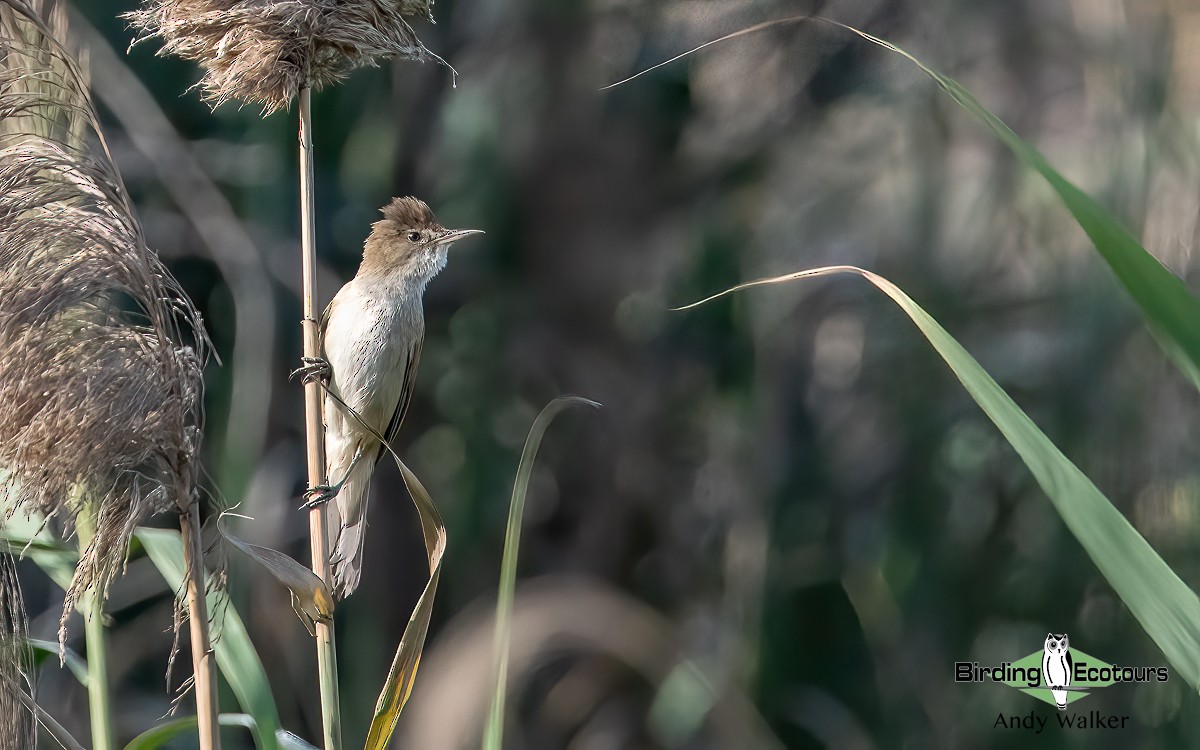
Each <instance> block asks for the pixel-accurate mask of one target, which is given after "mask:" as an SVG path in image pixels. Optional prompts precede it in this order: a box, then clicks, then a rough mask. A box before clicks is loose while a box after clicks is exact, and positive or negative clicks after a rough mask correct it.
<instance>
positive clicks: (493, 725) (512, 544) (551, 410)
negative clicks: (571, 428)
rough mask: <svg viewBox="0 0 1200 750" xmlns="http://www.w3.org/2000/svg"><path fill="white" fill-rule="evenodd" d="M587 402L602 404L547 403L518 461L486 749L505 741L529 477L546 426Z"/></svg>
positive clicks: (568, 399)
mask: <svg viewBox="0 0 1200 750" xmlns="http://www.w3.org/2000/svg"><path fill="white" fill-rule="evenodd" d="M575 405H586V406H591V407H593V408H599V407H600V404H598V403H596V402H595V401H591V400H588V399H586V398H581V397H579V396H559V397H558V398H556V399H554V400H553V401H551V402H550V403H549V404H546V407H545V408H544V409H542V412H541V413H540V414H538V416H537V419H535V420H534V421H533V427H531V428H530V430H529V436H528V437H527V438H525V447H524V449H522V451H521V462H520V463H519V464H518V465H517V478H516V480H515V481H514V482H513V493H512V501H511V502H510V503H509V506H508V526H507V528H506V529H505V532H504V554H503V557H502V559H501V562H500V588H499V592H498V594H497V596H496V626H495V631H494V635H493V642H492V644H493V645H492V655H493V660H494V661H493V665H492V703H491V707H490V709H489V710H488V718H487V724H486V725H485V727H484V732H483V747H484V749H485V750H500V748H501V746H502V744H503V741H504V703H505V697H506V695H507V692H508V652H509V642H510V634H511V630H512V612H513V595H514V592H515V590H516V587H517V556H518V554H519V552H520V548H521V519H522V518H524V516H525V498H526V495H527V494H528V493H529V478H530V477H531V476H532V475H533V462H534V461H535V460H537V452H538V449H539V448H540V447H541V446H542V438H543V437H545V435H546V429H547V428H548V427H549V426H550V423H551V422H553V421H554V418H555V417H556V416H558V414H559V412H561V411H562V410H564V409H566V408H567V407H569V406H575Z"/></svg>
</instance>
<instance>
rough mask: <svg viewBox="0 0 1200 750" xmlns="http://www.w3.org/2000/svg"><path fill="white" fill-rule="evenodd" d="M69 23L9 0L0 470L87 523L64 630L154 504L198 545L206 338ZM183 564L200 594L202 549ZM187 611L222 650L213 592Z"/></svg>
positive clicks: (21, 488) (2, 38)
mask: <svg viewBox="0 0 1200 750" xmlns="http://www.w3.org/2000/svg"><path fill="white" fill-rule="evenodd" d="M61 30H62V28H61V25H59V27H58V28H56V29H54V30H52V29H51V27H50V26H49V25H47V24H46V23H45V22H44V21H43V20H42V18H41V17H40V16H39V13H38V11H37V10H35V9H34V8H33V7H31V6H30V5H28V4H26V3H25V2H24V0H0V403H3V404H4V408H3V409H0V469H3V470H4V472H5V473H6V475H7V483H6V485H5V486H4V488H3V491H4V492H5V493H6V494H7V496H8V500H9V506H8V507H10V508H19V509H22V510H24V511H25V512H26V513H32V512H35V511H36V512H40V513H41V514H43V515H44V516H45V517H47V518H56V519H58V520H59V521H60V522H61V523H63V525H64V527H65V529H66V531H67V532H68V533H69V532H70V531H71V530H72V529H73V528H75V527H76V526H78V527H79V528H80V530H81V532H83V533H81V545H82V550H81V554H80V560H79V564H78V566H77V567H76V570H75V574H74V577H73V579H72V581H71V585H70V587H69V589H68V590H67V593H66V597H65V601H64V607H63V615H62V620H61V623H60V631H59V638H60V641H62V640H64V639H65V627H66V620H67V615H68V614H69V613H70V612H71V610H72V609H73V608H74V607H75V605H76V603H77V602H80V601H87V602H89V603H93V602H94V603H93V604H92V606H91V607H90V609H89V613H88V616H89V619H90V620H94V619H96V618H97V617H99V602H102V601H103V599H104V597H105V596H106V593H107V589H108V585H109V583H110V582H111V580H112V578H113V576H114V575H115V574H116V573H117V572H118V571H119V570H120V568H121V567H122V565H123V563H124V560H125V557H126V554H127V550H128V546H129V541H130V538H131V536H132V534H133V531H134V529H135V528H136V527H137V526H138V525H139V524H140V523H141V522H143V521H144V520H145V519H146V518H147V517H148V516H150V515H151V514H153V513H157V512H160V511H166V510H174V511H176V512H178V513H179V514H180V515H181V519H182V523H181V525H182V527H183V529H184V531H185V537H186V536H187V532H188V531H189V529H190V530H191V531H193V532H194V533H193V536H194V537H195V544H194V545H192V546H191V549H194V550H198V549H199V530H198V528H197V524H196V523H195V521H196V520H197V519H198V517H199V514H198V502H199V476H200V471H199V457H198V452H199V449H200V437H201V425H202V401H201V394H202V390H203V380H202V375H201V369H202V363H203V361H204V359H205V357H206V352H207V350H208V341H207V338H206V335H205V333H204V328H203V324H202V322H201V319H200V315H199V313H198V312H197V311H196V309H195V307H193V305H192V304H191V302H190V301H189V300H188V298H187V296H186V295H185V294H184V292H183V290H182V289H181V288H180V286H179V284H178V283H177V282H176V281H175V279H174V278H172V277H171V275H170V273H169V272H168V271H167V269H166V268H165V267H164V265H163V264H162V261H161V260H160V259H159V257H158V255H157V254H155V253H154V252H152V251H151V250H150V249H149V248H148V247H147V246H146V242H145V238H144V237H143V234H142V230H141V226H140V225H139V223H138V221H137V219H136V218H135V217H134V213H133V207H132V205H131V203H130V200H129V197H128V195H127V194H126V192H125V188H124V185H123V184H122V182H121V179H120V176H119V175H118V173H117V170H116V167H115V166H114V164H113V162H112V159H111V156H110V155H109V153H108V149H107V146H106V145H105V143H104V139H103V136H102V134H101V131H100V127H99V122H98V120H97V116H96V111H95V107H94V106H93V104H92V102H91V100H90V98H89V96H88V94H87V85H86V80H85V77H84V75H83V73H82V71H81V69H80V67H79V66H78V65H77V64H76V63H75V61H74V60H73V58H72V57H71V55H70V54H69V53H68V52H67V51H66V49H65V48H64V47H63V46H62V44H61V43H60V41H59V40H57V39H56V38H55V36H56V32H61ZM185 541H186V540H185ZM189 565H190V567H191V568H192V569H193V574H194V575H195V579H194V580H193V583H194V582H195V580H198V581H199V588H200V591H201V594H202V591H203V578H202V572H203V571H202V567H203V565H202V562H201V561H200V559H199V557H198V556H197V555H195V554H193V555H191V556H190V559H189ZM191 588H194V586H192V585H191V584H190V585H189V600H190V599H191V596H190V594H191V593H192V592H191V590H190V589H191ZM85 595H86V596H87V597H88V598H87V599H86V600H85V599H84V597H85ZM200 600H201V603H202V601H203V596H200ZM191 614H192V618H191V619H192V624H193V656H194V658H195V657H197V656H199V658H201V659H202V660H207V661H208V662H211V657H210V655H209V654H208V651H209V647H208V643H207V614H206V613H204V611H203V607H202V604H201V607H200V609H196V608H195V607H193V608H192V610H191ZM197 619H199V620H200V621H201V623H202V624H201V629H202V630H203V633H202V634H201V635H202V639H201V640H202V641H203V643H199V642H197V632H196V629H195V628H196V625H197V623H196V620H197ZM199 666H200V665H199V663H197V671H198V672H199ZM198 679H199V678H198ZM197 693H198V696H199V693H200V691H199V690H198V691H197ZM199 699H200V698H199V697H198V700H199ZM214 722H215V714H214ZM201 724H202V725H203V724H204V720H203V717H202V719H201Z"/></svg>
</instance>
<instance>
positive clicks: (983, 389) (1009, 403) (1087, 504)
mask: <svg viewBox="0 0 1200 750" xmlns="http://www.w3.org/2000/svg"><path fill="white" fill-rule="evenodd" d="M836 274H855V275H858V276H861V277H863V278H864V279H866V280H867V281H869V282H871V283H872V284H873V285H875V287H877V288H878V289H879V290H880V291H882V292H883V293H884V294H886V295H887V296H888V297H889V298H891V300H892V301H893V302H895V303H896V304H897V305H898V306H899V307H900V309H901V310H903V311H904V313H905V314H906V315H908V317H909V318H910V319H911V320H912V321H913V323H915V324H916V325H917V328H919V329H920V331H921V333H922V334H924V336H925V338H926V339H927V340H928V341H929V343H930V344H932V345H933V347H934V349H936V350H937V352H938V354H940V355H941V357H942V359H943V360H945V362H946V364H947V365H949V366H950V369H951V370H952V371H953V372H954V374H955V375H956V376H957V377H958V380H959V382H961V383H962V384H963V387H964V388H966V389H967V392H968V393H969V394H971V398H973V399H975V403H977V404H979V407H980V408H981V409H983V411H984V413H985V414H987V416H988V418H989V419H991V420H992V422H993V423H994V424H995V425H996V427H998V428H999V429H1000V432H1001V433H1002V434H1003V435H1004V437H1005V439H1007V440H1008V442H1009V444H1010V445H1012V447H1013V448H1014V449H1016V451H1017V454H1018V455H1019V456H1020V457H1021V460H1022V461H1024V462H1025V465H1026V466H1027V467H1029V470H1030V471H1031V472H1032V473H1033V476H1034V478H1035V479H1036V480H1037V483H1038V484H1039V485H1040V486H1041V488H1042V490H1043V491H1044V492H1045V493H1046V495H1047V496H1048V497H1049V498H1050V501H1051V502H1052V503H1053V504H1054V508H1055V510H1057V511H1058V514H1059V516H1060V517H1061V518H1062V520H1063V522H1064V523H1065V524H1066V525H1067V528H1068V529H1069V530H1070V531H1071V534H1072V535H1074V537H1075V538H1076V539H1077V540H1078V541H1079V543H1080V545H1082V546H1083V548H1084V550H1085V551H1086V552H1087V554H1088V556H1089V557H1091V559H1092V562H1093V563H1094V564H1095V565H1096V567H1097V568H1098V569H1099V570H1100V573H1101V574H1102V575H1103V576H1104V577H1105V579H1107V580H1108V583H1109V585H1111V586H1112V587H1113V590H1114V591H1116V593H1117V596H1119V597H1120V598H1121V601H1123V602H1124V603H1125V606H1126V607H1128V608H1129V611H1130V612H1131V613H1132V614H1133V616H1134V617H1135V618H1136V619H1137V621H1138V622H1139V623H1141V626H1142V628H1143V629H1144V630H1145V631H1146V634H1147V635H1149V636H1150V638H1151V639H1152V640H1153V641H1154V642H1155V643H1156V644H1158V647H1159V648H1160V649H1162V652H1163V654H1164V655H1165V656H1166V657H1167V661H1169V662H1170V663H1171V666H1173V667H1174V668H1175V670H1176V671H1177V672H1178V673H1179V675H1180V676H1181V677H1182V678H1183V679H1184V680H1185V681H1186V682H1187V683H1188V684H1189V685H1191V686H1192V688H1193V689H1200V598H1197V596H1196V593H1195V592H1194V591H1192V589H1191V588H1189V587H1188V585H1187V584H1186V583H1184V582H1183V581H1182V580H1181V579H1180V578H1179V576H1178V575H1176V574H1175V572H1174V571H1173V570H1171V568H1170V567H1169V566H1168V565H1167V564H1166V562H1164V561H1163V559H1162V558H1161V557H1159V555H1158V553H1157V552H1155V551H1154V548H1153V547H1151V546H1150V544H1149V543H1148V542H1147V541H1146V540H1145V538H1144V537H1142V535H1141V534H1140V533H1138V531H1137V529H1135V528H1133V526H1132V525H1131V524H1130V523H1129V521H1127V520H1126V519H1125V517H1124V516H1123V515H1121V513H1120V511H1118V510H1117V509H1116V508H1115V507H1113V504H1112V503H1111V502H1110V501H1109V500H1108V498H1107V497H1105V496H1104V495H1103V494H1102V493H1101V492H1100V490H1098V489H1097V488H1096V486H1095V485H1094V484H1092V482H1091V480H1090V479H1088V478H1087V476H1085V475H1084V474H1083V472H1081V471H1080V470H1079V469H1078V468H1077V467H1076V466H1075V464H1073V463H1071V461H1070V460H1069V459H1068V458H1067V457H1066V456H1064V455H1063V453H1062V451H1060V450H1059V449H1058V448H1057V447H1056V446H1055V445H1054V443H1053V442H1051V441H1050V439H1049V438H1048V437H1046V435H1045V434H1044V433H1043V432H1042V431H1041V430H1039V429H1038V427H1037V425H1035V424H1034V423H1033V420H1031V419H1030V418H1029V417H1028V416H1027V415H1026V414H1025V412H1023V411H1021V408H1020V407H1018V406H1017V404H1016V403H1015V402H1014V401H1013V400H1012V399H1011V398H1009V396H1008V394H1007V393H1005V392H1004V390H1003V389H1002V388H1001V387H1000V386H999V385H998V384H997V383H996V381H995V380H993V379H992V378H991V376H989V375H988V374H987V372H986V371H984V369H983V368H982V367H981V366H980V365H979V363H978V362H976V361H975V359H974V358H973V357H972V356H971V355H970V354H968V353H967V351H966V350H965V349H963V347H962V346H961V345H960V344H959V343H958V342H957V341H956V340H955V339H954V338H953V337H952V336H951V335H950V334H949V333H947V332H946V330H945V329H944V328H942V326H941V325H940V324H939V323H938V322H937V321H936V320H934V318H933V317H932V316H930V315H929V314H928V313H927V312H925V311H924V310H923V309H921V307H920V306H919V305H918V304H917V303H916V302H914V301H913V300H912V298H910V297H909V296H908V295H907V294H905V293H904V292H903V291H902V290H901V289H900V288H899V287H897V286H896V285H895V284H893V283H892V282H890V281H888V280H887V279H885V278H883V277H882V276H878V275H876V274H873V273H871V272H870V271H865V270H863V269H861V268H856V267H854V266H831V267H826V268H815V269H812V270H808V271H800V272H798V273H792V274H787V275H784V276H776V277H773V278H769V279H762V280H759V281H751V282H747V283H745V284H739V285H737V286H735V287H732V288H731V289H727V290H726V291H724V292H721V293H720V294H715V295H713V296H711V297H708V298H706V299H704V300H701V301H699V302H695V303H693V304H691V305H687V306H685V307H682V308H679V309H680V310H687V309H690V308H692V307H696V306H698V305H702V304H704V303H705V302H708V301H710V300H713V299H716V298H717V297H722V296H724V295H726V294H730V293H733V292H736V291H740V290H742V289H748V288H750V287H755V286H762V285H766V284H778V283H781V282H786V281H792V280H796V279H804V278H814V277H818V276H831V275H836Z"/></svg>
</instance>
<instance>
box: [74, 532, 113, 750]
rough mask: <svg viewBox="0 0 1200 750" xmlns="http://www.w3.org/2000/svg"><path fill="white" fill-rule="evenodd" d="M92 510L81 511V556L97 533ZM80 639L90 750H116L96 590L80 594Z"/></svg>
mask: <svg viewBox="0 0 1200 750" xmlns="http://www.w3.org/2000/svg"><path fill="white" fill-rule="evenodd" d="M94 512H95V511H94V510H92V509H88V510H85V511H84V512H82V513H80V514H79V516H78V518H77V521H76V523H77V524H78V532H77V533H78V536H79V553H80V555H81V556H82V555H83V554H84V552H85V551H86V550H87V547H88V545H89V544H91V543H92V537H93V536H95V533H96V519H95V517H94V515H93V514H94ZM82 605H83V606H82V609H83V638H84V643H85V644H86V648H87V663H88V684H87V688H88V718H89V719H90V721H91V726H92V749H93V750H115V748H116V742H115V740H114V739H113V731H112V700H111V696H110V694H109V691H108V650H107V648H108V647H107V644H106V643H105V637H104V598H103V597H102V596H101V595H100V592H98V591H95V590H90V591H86V592H84V594H83V601H82Z"/></svg>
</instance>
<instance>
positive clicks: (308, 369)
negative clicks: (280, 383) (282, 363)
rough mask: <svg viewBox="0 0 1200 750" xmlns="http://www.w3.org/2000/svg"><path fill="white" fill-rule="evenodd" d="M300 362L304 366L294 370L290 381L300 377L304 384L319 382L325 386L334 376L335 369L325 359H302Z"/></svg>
mask: <svg viewBox="0 0 1200 750" xmlns="http://www.w3.org/2000/svg"><path fill="white" fill-rule="evenodd" d="M300 361H301V362H303V363H304V364H303V365H302V366H301V367H298V368H296V369H295V370H292V374H291V375H289V376H288V378H289V379H290V378H294V377H296V376H297V375H299V376H300V382H302V383H311V382H313V381H314V380H317V381H320V382H321V383H322V384H324V383H328V382H329V378H330V377H331V376H332V375H333V368H332V367H330V365H329V361H328V360H326V359H324V358H323V357H301V358H300Z"/></svg>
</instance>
